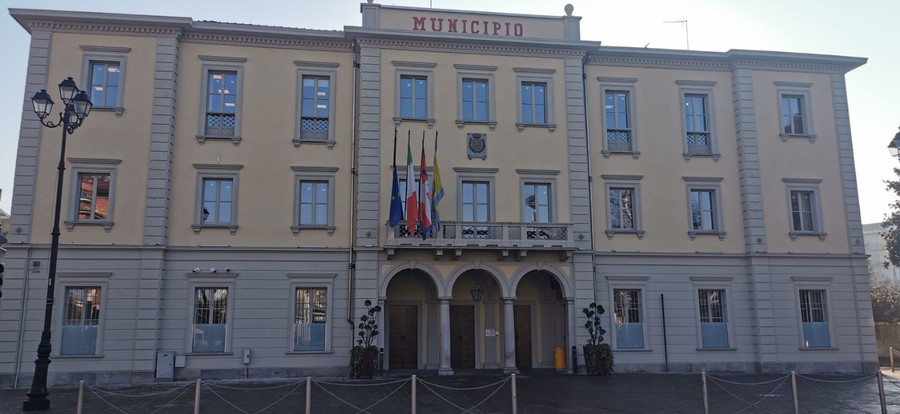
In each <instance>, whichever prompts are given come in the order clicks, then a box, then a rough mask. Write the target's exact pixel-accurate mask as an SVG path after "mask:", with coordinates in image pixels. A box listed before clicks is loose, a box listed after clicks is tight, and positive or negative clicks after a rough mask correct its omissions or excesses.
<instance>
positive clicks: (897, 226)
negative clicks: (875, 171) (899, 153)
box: [873, 168, 900, 268]
mask: <svg viewBox="0 0 900 414" xmlns="http://www.w3.org/2000/svg"><path fill="white" fill-rule="evenodd" d="M894 174H896V175H897V176H900V169H898V168H894ZM884 184H885V187H886V189H887V190H888V191H890V192H891V193H893V194H894V195H895V196H896V197H897V198H896V199H895V200H894V201H893V202H892V203H890V204H888V206H889V207H890V208H891V212H890V214H888V215H887V216H886V217H885V218H884V221H883V222H881V227H883V228H884V229H885V230H884V233H881V237H883V238H884V241H885V244H886V247H887V257H886V259H887V262H885V263H884V267H885V268H887V266H888V263H890V264H892V265H894V266H900V179H898V180H896V181H885V182H884ZM873 261H874V260H873Z"/></svg>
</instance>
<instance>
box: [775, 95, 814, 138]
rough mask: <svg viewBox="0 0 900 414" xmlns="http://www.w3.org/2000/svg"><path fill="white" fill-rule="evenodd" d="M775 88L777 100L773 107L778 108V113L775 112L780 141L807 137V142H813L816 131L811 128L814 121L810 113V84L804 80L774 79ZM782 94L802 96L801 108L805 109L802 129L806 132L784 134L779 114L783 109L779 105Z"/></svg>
mask: <svg viewBox="0 0 900 414" xmlns="http://www.w3.org/2000/svg"><path fill="white" fill-rule="evenodd" d="M775 88H776V91H777V93H776V96H775V99H777V100H778V102H776V103H775V108H777V109H778V114H777V116H778V118H777V119H778V136H779V137H780V138H781V140H782V141H785V142H786V141H787V140H788V139H790V138H801V139H808V140H809V142H815V140H816V133H815V130H814V129H813V125H814V123H813V113H812V108H811V106H812V102H813V101H812V97H811V92H810V89H811V88H812V84H811V83H806V82H784V81H775ZM783 95H799V96H802V97H803V101H802V103H803V110H804V111H805V112H804V113H803V127H804V128H805V129H804V131H806V133H804V134H786V133H784V130H783V129H782V125H781V114H782V111H783V108H782V105H781V97H782V96H783Z"/></svg>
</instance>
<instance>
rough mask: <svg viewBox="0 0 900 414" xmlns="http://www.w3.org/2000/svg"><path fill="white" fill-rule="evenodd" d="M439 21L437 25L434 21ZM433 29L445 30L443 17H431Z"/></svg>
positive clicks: (436, 30) (435, 30)
mask: <svg viewBox="0 0 900 414" xmlns="http://www.w3.org/2000/svg"><path fill="white" fill-rule="evenodd" d="M435 21H437V22H438V24H437V25H435V24H434V22H435ZM431 31H433V32H442V31H444V19H442V18H434V17H432V18H431Z"/></svg>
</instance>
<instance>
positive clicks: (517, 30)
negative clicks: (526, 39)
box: [513, 23, 523, 37]
mask: <svg viewBox="0 0 900 414" xmlns="http://www.w3.org/2000/svg"><path fill="white" fill-rule="evenodd" d="M522 32H523V30H522V23H516V24H515V25H514V26H513V33H514V34H515V35H516V36H517V37H522Z"/></svg>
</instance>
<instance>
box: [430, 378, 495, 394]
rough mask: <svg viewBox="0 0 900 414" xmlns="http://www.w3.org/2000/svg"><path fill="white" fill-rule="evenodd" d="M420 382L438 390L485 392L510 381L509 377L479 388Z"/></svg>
mask: <svg viewBox="0 0 900 414" xmlns="http://www.w3.org/2000/svg"><path fill="white" fill-rule="evenodd" d="M418 380H419V382H424V383H426V384H428V385H431V386H433V387H436V388H442V389H445V390H452V391H475V390H483V389H485V388H490V387H493V386H494V385H497V384H500V383H503V382H506V381H509V377H506V378H504V379H502V380H500V381H497V382H494V383H491V384H487V385H481V386H478V387H448V386H446V385H441V384H435V383H433V382H429V381H425V380H423V379H421V378H419V379H418Z"/></svg>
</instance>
